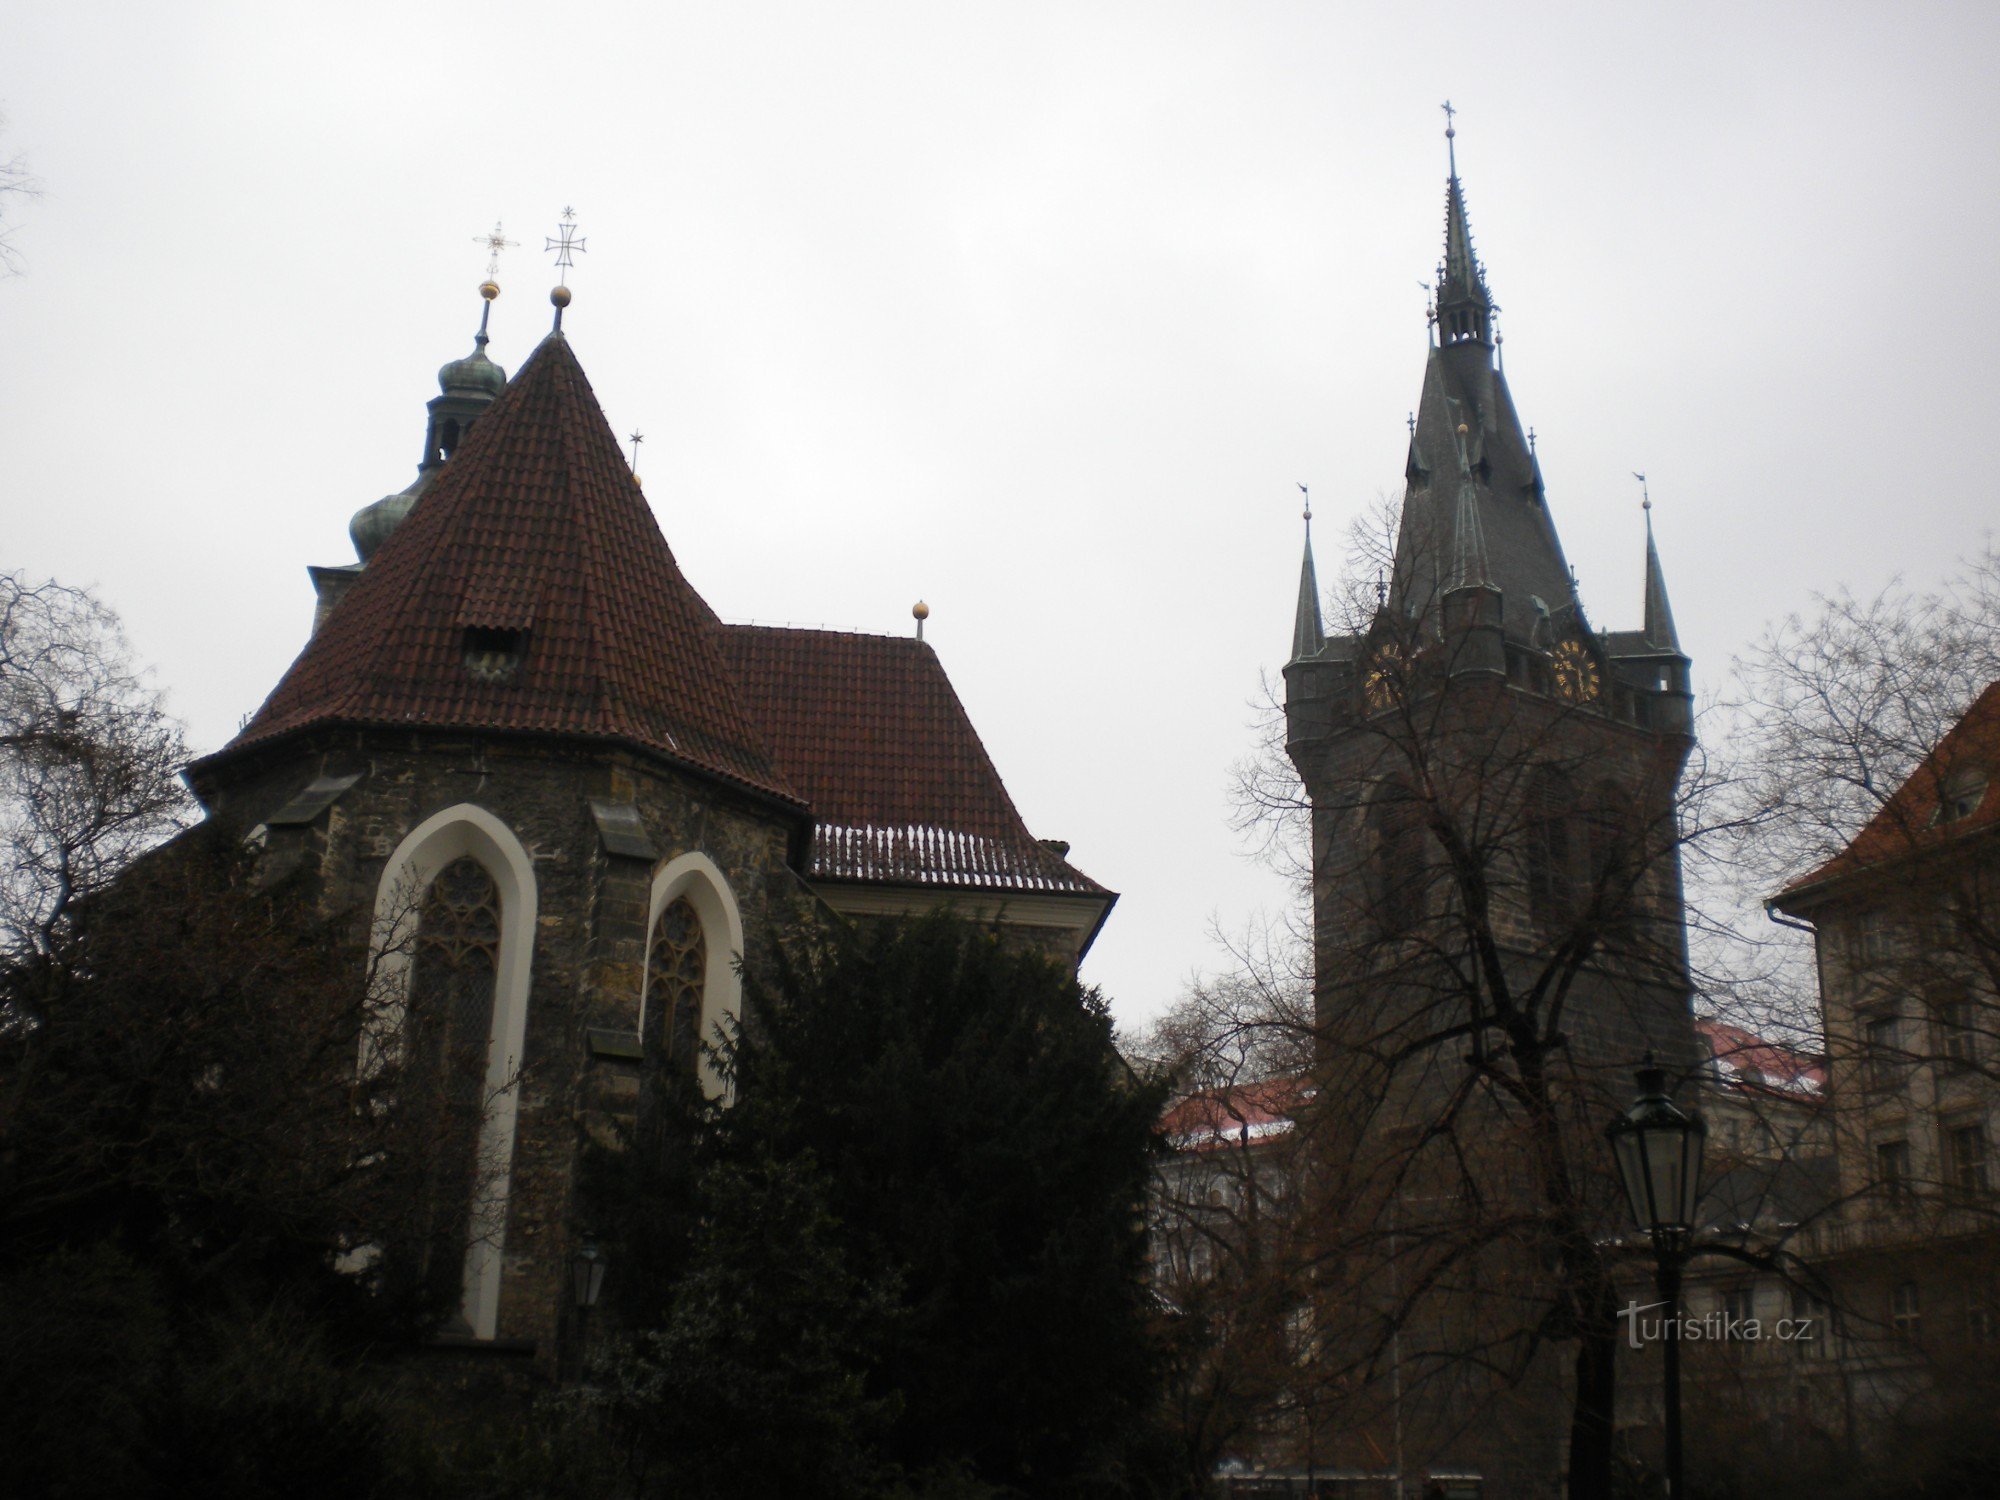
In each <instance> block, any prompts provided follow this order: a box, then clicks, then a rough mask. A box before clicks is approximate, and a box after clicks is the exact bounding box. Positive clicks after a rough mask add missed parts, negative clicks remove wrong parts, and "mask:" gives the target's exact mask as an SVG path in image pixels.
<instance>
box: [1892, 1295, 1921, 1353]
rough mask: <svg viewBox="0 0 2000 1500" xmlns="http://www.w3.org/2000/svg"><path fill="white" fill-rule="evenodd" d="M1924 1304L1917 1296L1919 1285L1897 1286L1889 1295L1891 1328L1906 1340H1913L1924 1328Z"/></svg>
mask: <svg viewBox="0 0 2000 1500" xmlns="http://www.w3.org/2000/svg"><path fill="white" fill-rule="evenodd" d="M1923 1320H1924V1313H1923V1304H1922V1302H1921V1301H1920V1300H1919V1299H1918V1296H1917V1284H1916V1283H1915V1282H1914V1281H1905V1282H1900V1283H1898V1284H1897V1286H1896V1288H1895V1290H1893V1291H1891V1292H1890V1293H1889V1326H1890V1327H1891V1328H1893V1329H1895V1330H1896V1332H1897V1333H1899V1334H1901V1335H1902V1336H1903V1337H1904V1338H1906V1339H1913V1338H1915V1337H1916V1336H1917V1334H1918V1332H1919V1331H1920V1330H1921V1329H1922V1327H1923Z"/></svg>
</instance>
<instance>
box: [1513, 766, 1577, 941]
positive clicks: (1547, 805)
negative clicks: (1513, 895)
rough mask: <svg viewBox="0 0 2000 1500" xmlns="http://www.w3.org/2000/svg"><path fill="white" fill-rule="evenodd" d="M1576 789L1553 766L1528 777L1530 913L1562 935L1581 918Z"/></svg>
mask: <svg viewBox="0 0 2000 1500" xmlns="http://www.w3.org/2000/svg"><path fill="white" fill-rule="evenodd" d="M1575 808H1576V791H1575V788H1574V787H1573V786H1572V785H1571V784H1570V779H1569V778H1568V777H1567V776H1565V775H1563V773H1562V772H1560V771H1558V770H1555V769H1553V768H1547V767H1545V768H1543V769H1542V770H1539V771H1537V772H1535V774H1534V776H1533V777H1531V778H1530V780H1529V782H1528V799H1527V807H1526V808H1525V810H1524V811H1525V814H1526V816H1525V819H1524V822H1525V825H1526V833H1527V840H1526V844H1527V847H1526V849H1525V850H1524V851H1523V856H1524V859H1525V862H1526V865H1527V883H1528V915H1529V916H1530V917H1531V918H1532V919H1533V921H1534V924H1535V926H1536V928H1537V929H1538V930H1539V931H1540V932H1541V934H1542V936H1543V937H1545V938H1560V937H1561V936H1563V935H1564V933H1565V932H1566V930H1567V929H1568V928H1569V926H1570V924H1571V923H1572V922H1573V921H1574V920H1575V919H1576V907H1577V855H1578V849H1577V844H1578V839H1577V836H1576V833H1577V830H1576V828H1575V826H1574V825H1575Z"/></svg>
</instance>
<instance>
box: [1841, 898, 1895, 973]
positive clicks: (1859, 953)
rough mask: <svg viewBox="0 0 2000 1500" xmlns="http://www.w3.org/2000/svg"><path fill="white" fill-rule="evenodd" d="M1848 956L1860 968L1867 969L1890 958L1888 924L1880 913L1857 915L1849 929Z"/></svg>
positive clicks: (1861, 913)
mask: <svg viewBox="0 0 2000 1500" xmlns="http://www.w3.org/2000/svg"><path fill="white" fill-rule="evenodd" d="M1847 945H1848V954H1849V956H1850V957H1851V958H1852V959H1853V960H1854V963H1855V964H1856V965H1857V966H1858V967H1862V968H1866V967H1867V966H1869V965H1871V964H1879V963H1881V962H1882V960H1883V959H1885V958H1887V957H1888V956H1889V938H1888V931H1887V924H1886V923H1884V922H1883V920H1882V913H1881V912H1879V911H1864V912H1858V913H1856V914H1855V918H1854V921H1853V924H1852V925H1851V926H1850V927H1849V928H1848V929H1847Z"/></svg>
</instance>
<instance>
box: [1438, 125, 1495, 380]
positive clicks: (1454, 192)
mask: <svg viewBox="0 0 2000 1500" xmlns="http://www.w3.org/2000/svg"><path fill="white" fill-rule="evenodd" d="M1444 110H1445V127H1444V140H1445V153H1446V157H1447V160H1448V162H1449V175H1448V176H1447V179H1446V182H1445V191H1444V261H1443V263H1442V264H1440V265H1439V266H1438V283H1437V325H1438V342H1439V343H1441V344H1467V343H1475V344H1483V345H1486V346H1487V347H1489V348H1490V347H1491V346H1492V344H1493V314H1494V312H1495V310H1496V309H1495V307H1494V304H1493V296H1492V293H1490V292H1488V291H1487V290H1486V271H1485V268H1484V267H1483V266H1481V265H1480V264H1479V257H1478V256H1477V255H1475V254H1474V253H1473V250H1472V226H1471V223H1470V222H1469V221H1468V219H1467V218H1466V213H1465V188H1464V186H1463V185H1462V184H1461V183H1460V182H1459V180H1458V144H1457V143H1458V131H1457V129H1456V128H1455V127H1454V126H1453V125H1452V123H1451V117H1452V115H1453V114H1454V113H1455V111H1454V110H1453V109H1452V107H1451V101H1450V100H1446V101H1445V106H1444Z"/></svg>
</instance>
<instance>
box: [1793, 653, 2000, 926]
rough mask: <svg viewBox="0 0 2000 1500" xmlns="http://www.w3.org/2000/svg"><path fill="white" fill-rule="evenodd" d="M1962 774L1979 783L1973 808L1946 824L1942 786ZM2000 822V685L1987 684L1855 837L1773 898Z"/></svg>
mask: <svg viewBox="0 0 2000 1500" xmlns="http://www.w3.org/2000/svg"><path fill="white" fill-rule="evenodd" d="M1959 776H1967V777H1971V778H1973V779H1974V781H1975V784H1978V780H1979V778H1982V777H1983V785H1981V792H1980V796H1979V802H1978V805H1977V806H1975V807H1974V808H1972V809H1971V811H1970V812H1969V813H1967V814H1966V815H1965V816H1963V817H1959V818H1956V819H1952V820H1950V821H1943V820H1941V819H1940V818H1939V816H1938V810H1939V807H1940V805H1941V804H1942V802H1943V800H1944V793H1945V789H1946V787H1947V786H1948V785H1950V784H1951V783H1952V782H1953V781H1954V780H1955V779H1956V778H1958V777H1959ZM1996 824H2000V682H1992V683H1988V684H1987V686H1986V690H1985V691H1984V692H1982V693H1981V694H1980V695H1979V696H1978V697H1977V698H1976V699H1974V700H1973V703H1972V707H1970V708H1968V709H1967V710H1966V711H1965V716H1964V717H1963V718H1961V719H1960V720H1959V721H1958V722H1957V723H1956V724H1954V725H1953V726H1952V727H1951V729H1950V730H1949V731H1948V732H1947V733H1946V734H1945V736H1944V738H1943V739H1941V740H1939V741H1938V743H1937V747H1936V748H1935V749H1934V750H1932V751H1931V753H1930V754H1929V755H1927V756H1925V757H1924V760H1923V764H1921V765H1919V766H1918V767H1917V769H1916V770H1915V771H1914V772H1913V773H1912V774H1911V776H1910V779H1909V780H1907V781H1905V782H1904V783H1903V784H1902V785H1901V786H1900V787H1898V788H1897V789H1896V792H1895V795H1893V796H1892V797H1890V798H1889V800H1888V801H1887V802H1885V803H1883V804H1882V807H1881V810H1880V811H1879V812H1877V813H1876V814H1875V816H1874V817H1872V818H1870V819H1869V820H1868V823H1867V825H1866V826H1865V827H1863V828H1862V830H1861V832H1859V833H1857V834H1856V835H1855V836H1854V840H1853V842H1852V843H1850V844H1849V845H1848V846H1847V847H1846V848H1845V849H1843V850H1841V851H1840V853H1838V854H1836V855H1835V856H1834V857H1833V858H1832V859H1830V860H1828V861H1827V862H1826V863H1825V864H1823V865H1821V866H1820V867H1819V868H1818V869H1817V870H1814V871H1813V872H1812V873H1811V874H1810V875H1807V876H1804V877H1803V878H1801V879H1799V880H1795V881H1793V882H1792V883H1791V884H1790V885H1788V886H1786V887H1785V889H1784V890H1783V891H1782V892H1781V893H1780V894H1779V895H1778V897H1777V898H1776V900H1777V901H1779V902H1782V901H1784V899H1785V898H1786V897H1789V896H1791V895H1794V894H1795V893H1799V892H1803V891H1806V890H1807V889H1809V888H1811V887H1814V886H1819V885H1823V884H1825V883H1826V882H1828V881H1834V880H1840V879H1842V878H1844V877H1846V876H1849V875H1855V874H1858V873H1860V872H1861V871H1862V870H1866V869H1869V868H1871V867H1874V866H1878V865H1884V864H1888V863H1890V862H1892V861H1894V860H1898V859H1901V858H1903V857H1905V856H1908V855H1914V854H1918V853H1921V852H1923V851H1925V850H1929V849H1935V848H1938V847H1939V846H1941V845H1943V844H1945V843H1948V842H1953V841H1956V840H1958V839H1961V838H1964V837H1966V836H1967V835H1968V834H1972V833H1976V832H1978V831H1980V830H1981V829H1988V828H1992V827H1994V826H1995V825H1996Z"/></svg>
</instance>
